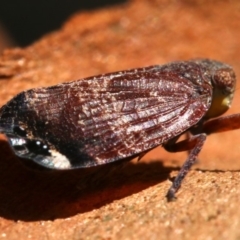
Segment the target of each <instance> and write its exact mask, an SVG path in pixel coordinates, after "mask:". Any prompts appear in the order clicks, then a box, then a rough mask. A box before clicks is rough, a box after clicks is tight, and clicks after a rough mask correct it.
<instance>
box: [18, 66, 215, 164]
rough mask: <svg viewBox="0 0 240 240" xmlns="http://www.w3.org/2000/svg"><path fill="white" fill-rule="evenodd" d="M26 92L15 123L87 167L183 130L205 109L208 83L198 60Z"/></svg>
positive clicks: (129, 153) (127, 154) (134, 151)
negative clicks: (197, 62) (17, 120)
mask: <svg viewBox="0 0 240 240" xmlns="http://www.w3.org/2000/svg"><path fill="white" fill-rule="evenodd" d="M184 68H185V69H184ZM23 95H24V96H21V97H22V98H23V99H24V100H23V102H24V104H23V105H21V112H20V113H18V119H19V122H17V123H16V122H15V123H14V124H17V125H20V126H21V127H22V128H24V129H26V131H27V132H28V136H29V137H30V138H33V139H40V140H42V141H43V142H46V143H47V144H48V145H49V146H50V148H51V149H53V150H54V151H56V152H58V153H60V154H61V156H62V155H63V156H65V157H66V158H67V159H68V160H69V161H70V162H71V166H72V167H90V166H95V165H100V164H105V163H108V162H112V161H115V160H118V159H123V158H127V157H130V156H132V155H136V154H139V153H141V152H144V151H146V150H149V149H151V148H153V147H155V146H158V145H160V144H162V143H164V142H166V141H167V140H169V139H171V138H173V137H175V136H177V135H179V134H181V133H183V132H184V131H186V130H187V129H188V128H190V127H191V126H193V125H194V124H196V123H197V122H198V121H199V120H200V119H201V118H202V117H203V115H204V114H205V113H206V111H207V110H208V108H209V106H210V103H211V86H210V82H209V80H208V79H204V76H203V72H202V69H201V68H199V67H198V65H197V64H196V63H192V64H189V63H181V64H180V63H178V64H175V66H173V65H171V69H170V68H169V66H168V65H164V66H152V67H148V68H141V69H134V70H129V71H123V72H116V73H111V74H105V75H100V76H96V77H91V78H86V79H82V80H79V81H75V82H70V83H64V84H60V85H57V86H53V87H49V88H39V89H34V90H29V91H27V92H24V93H23Z"/></svg>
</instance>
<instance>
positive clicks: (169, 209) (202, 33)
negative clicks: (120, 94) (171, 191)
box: [0, 0, 240, 240]
mask: <svg viewBox="0 0 240 240" xmlns="http://www.w3.org/2000/svg"><path fill="white" fill-rule="evenodd" d="M239 29H240V4H239V1H237V0H235V1H231V2H229V1H228V2H226V1H217V3H216V2H215V1H207V0H206V1H205V0H198V1H187V0H185V1H164V0H159V1H157V0H156V1H147V0H141V1H140V0H135V1H129V2H128V3H127V4H125V5H120V6H116V7H114V8H106V9H102V10H98V11H94V12H84V13H83V12H80V13H79V14H77V15H75V16H73V17H72V18H71V19H69V21H67V22H66V24H64V26H63V27H62V28H61V29H60V30H59V31H56V32H54V33H52V34H49V35H47V36H45V37H43V38H42V39H40V40H39V41H38V42H36V43H35V44H33V45H31V46H29V47H28V48H25V49H9V50H7V51H5V52H4V53H3V54H2V56H1V57H0V96H1V98H0V105H1V106H2V105H3V104H4V103H6V102H7V101H8V100H10V99H11V98H12V97H13V96H14V95H16V94H17V93H19V92H21V91H22V90H25V89H29V88H33V87H40V86H50V85H53V84H56V83H60V82H64V81H71V80H75V79H79V78H83V77H87V76H92V75H96V74H101V73H106V72H111V71H117V70H123V69H129V68H133V67H141V66H148V65H153V64H164V63H166V62H170V61H174V60H186V59H189V58H196V57H207V58H213V59H216V60H220V61H223V62H226V63H228V64H230V65H232V66H233V68H234V70H235V71H236V74H237V77H238V76H240V67H239V62H240V44H239V39H240V31H239ZM238 89H239V83H238V84H237V91H236V94H235V98H234V101H233V104H232V108H231V109H230V110H229V111H228V112H227V114H231V113H238V112H239V101H240V92H239V90H238ZM239 141H240V130H239V131H238V130H236V131H232V132H228V133H221V134H216V135H212V136H210V137H208V139H207V141H206V143H205V145H204V147H203V150H202V152H201V154H200V156H199V162H198V164H197V165H196V166H195V170H194V169H193V170H192V171H191V172H190V173H189V175H188V176H187V178H186V180H185V181H184V183H183V185H182V188H181V189H180V191H179V193H178V195H177V196H178V199H177V201H176V202H171V203H167V201H166V199H165V194H166V191H167V189H168V188H169V186H170V184H171V182H170V181H169V180H168V179H169V177H173V176H176V174H177V171H178V170H179V167H180V166H181V165H182V163H183V162H184V160H185V158H186V153H178V154H170V153H166V152H165V151H164V150H163V149H162V148H160V147H159V148H157V149H154V150H152V151H151V152H149V153H148V154H147V155H145V156H144V158H143V159H141V161H140V162H138V163H136V160H135V161H132V162H130V163H128V164H127V165H126V166H124V168H122V167H121V166H119V168H117V169H115V170H112V171H110V170H109V169H108V168H102V167H100V168H98V169H91V170H90V171H91V174H90V175H89V172H86V171H77V170H76V171H71V172H50V171H37V170H35V171H33V170H30V169H27V168H26V167H25V166H23V165H22V164H21V163H20V162H19V159H18V158H16V157H15V156H14V155H13V154H12V152H11V150H10V148H9V147H8V145H7V142H6V139H5V138H4V136H3V135H1V136H0V239H1V238H3V239H18V240H19V239H27V238H32V239H176V238H177V239H192V238H193V236H194V239H207V238H208V239H237V238H239V237H240V228H239V224H240V222H239V215H240V210H239V200H240V197H239V196H240V183H239V180H240V171H239V170H240V151H239V146H238V143H239ZM89 176H93V177H91V179H89ZM88 183H89V184H88ZM86 186H89V187H88V188H87V190H86Z"/></svg>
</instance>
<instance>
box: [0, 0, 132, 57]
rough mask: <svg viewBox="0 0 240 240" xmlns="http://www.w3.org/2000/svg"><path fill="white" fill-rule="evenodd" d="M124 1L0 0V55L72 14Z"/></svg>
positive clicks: (29, 42) (57, 25)
mask: <svg viewBox="0 0 240 240" xmlns="http://www.w3.org/2000/svg"><path fill="white" fill-rule="evenodd" d="M124 2H127V1H126V0H99V1H94V0H88V1H79V0H48V1H32V0H23V1H17V0H1V3H0V54H1V52H2V51H3V50H4V49H5V48H10V47H13V46H20V47H24V46H27V45H29V44H31V43H32V42H34V41H36V40H37V39H38V38H40V37H41V36H43V35H44V34H46V33H48V32H51V31H54V30H56V29H58V28H59V27H61V25H62V24H63V23H64V22H65V21H66V20H67V19H68V18H69V17H70V16H71V15H72V14H74V13H76V12H78V11H80V10H82V11H84V10H93V9H97V8H103V7H106V6H111V5H116V4H119V3H124Z"/></svg>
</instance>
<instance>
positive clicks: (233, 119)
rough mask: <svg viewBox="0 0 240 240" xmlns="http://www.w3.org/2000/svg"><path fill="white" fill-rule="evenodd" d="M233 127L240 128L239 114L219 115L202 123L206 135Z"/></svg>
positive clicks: (232, 128)
mask: <svg viewBox="0 0 240 240" xmlns="http://www.w3.org/2000/svg"><path fill="white" fill-rule="evenodd" d="M234 129H240V114H239V113H237V114H233V115H229V116H224V117H219V118H216V119H213V120H210V121H208V122H206V123H204V125H203V130H202V131H203V132H204V133H206V134H207V135H209V134H211V133H217V132H225V131H230V130H234Z"/></svg>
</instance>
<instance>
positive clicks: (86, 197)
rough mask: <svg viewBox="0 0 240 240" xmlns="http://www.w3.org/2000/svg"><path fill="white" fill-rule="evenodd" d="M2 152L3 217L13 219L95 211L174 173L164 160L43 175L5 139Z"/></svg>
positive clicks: (0, 199)
mask: <svg viewBox="0 0 240 240" xmlns="http://www.w3.org/2000/svg"><path fill="white" fill-rule="evenodd" d="M0 152H1V157H0V189H1V190H0V216H2V217H5V218H8V219H13V220H24V221H35V220H50V219H56V218H65V217H69V216H72V215H75V214H78V213H84V212H87V211H91V210H93V209H95V208H99V207H101V206H103V205H105V204H107V203H111V202H113V201H114V200H116V199H121V198H124V197H126V196H129V195H131V194H134V193H137V192H140V191H141V190H143V189H146V188H148V187H150V186H153V185H155V184H158V183H160V182H162V181H165V180H166V179H168V177H169V173H170V172H171V171H173V170H174V169H173V168H165V167H163V165H162V163H161V162H160V161H154V162H152V163H149V164H146V163H141V162H139V163H138V164H133V163H131V162H128V161H127V162H125V161H124V162H122V161H119V162H115V163H112V164H106V165H103V166H98V167H93V168H85V169H75V170H71V171H69V170H63V171H52V170H48V171H39V170H40V169H39V168H36V169H31V168H26V167H25V166H24V165H22V163H21V162H20V161H19V159H18V158H17V157H16V156H15V155H14V154H13V153H12V150H11V149H10V147H9V145H8V144H7V142H6V141H4V140H1V141H0ZM32 167H33V166H32Z"/></svg>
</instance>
